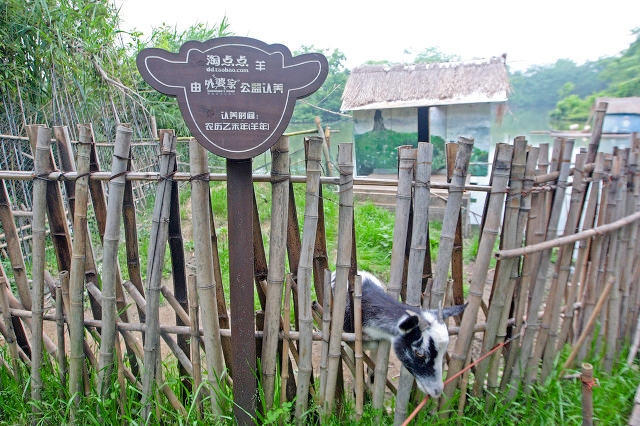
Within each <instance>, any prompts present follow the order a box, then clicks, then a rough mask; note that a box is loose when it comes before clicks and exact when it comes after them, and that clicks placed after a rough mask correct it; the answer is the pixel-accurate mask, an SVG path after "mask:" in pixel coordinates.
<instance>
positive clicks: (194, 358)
mask: <svg viewBox="0 0 640 426" xmlns="http://www.w3.org/2000/svg"><path fill="white" fill-rule="evenodd" d="M187 286H188V297H189V328H190V330H191V342H190V345H189V347H190V349H191V365H192V366H193V400H194V401H195V402H194V405H195V407H196V417H197V418H198V420H200V419H201V418H202V396H201V394H200V391H201V389H200V388H201V385H202V367H201V366H200V332H199V330H200V326H199V325H198V322H199V321H198V294H197V290H196V275H195V274H189V275H188V276H187Z"/></svg>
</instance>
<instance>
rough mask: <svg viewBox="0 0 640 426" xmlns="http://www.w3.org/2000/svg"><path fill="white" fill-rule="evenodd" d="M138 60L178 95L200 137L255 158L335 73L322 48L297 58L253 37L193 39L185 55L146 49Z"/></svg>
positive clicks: (226, 152) (222, 150) (225, 153)
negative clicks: (301, 102)
mask: <svg viewBox="0 0 640 426" xmlns="http://www.w3.org/2000/svg"><path fill="white" fill-rule="evenodd" d="M137 65H138V70H139V71H140V74H142V77H143V78H144V79H145V81H146V82H147V83H149V84H150V85H151V86H152V87H153V88H154V89H156V90H157V91H159V92H161V93H164V94H167V95H170V96H176V97H177V98H178V104H179V106H180V111H181V112H182V116H183V118H184V120H185V122H186V123H187V126H188V127H189V130H190V131H191V134H192V135H193V136H194V137H195V138H196V139H197V140H198V142H199V143H200V144H201V145H203V146H204V147H205V148H206V149H208V150H209V151H211V152H213V153H214V154H217V155H220V156H222V157H225V158H230V159H248V158H253V157H255V156H256V155H258V154H260V153H262V152H264V151H266V150H267V149H269V148H270V147H271V146H272V145H273V144H275V143H276V141H277V140H278V138H279V137H280V136H281V135H282V133H284V130H285V128H286V127H287V125H288V124H289V120H290V119H291V115H292V114H293V108H294V106H295V102H296V99H298V98H302V97H305V96H308V95H310V94H311V93H313V92H315V91H316V90H318V89H319V88H320V86H321V85H322V83H324V80H325V78H326V77H327V73H328V64H327V59H326V58H325V57H324V55H322V54H319V53H308V54H304V55H299V56H295V57H292V56H291V52H290V51H289V49H288V48H287V47H285V46H283V45H281V44H271V45H270V44H266V43H264V42H262V41H259V40H255V39H252V38H247V37H221V38H216V39H212V40H208V41H205V42H199V41H189V42H187V43H185V44H183V45H182V47H181V48H180V51H179V52H178V53H171V52H168V51H166V50H162V49H155V48H153V49H144V50H142V51H141V52H140V53H139V54H138V57H137Z"/></svg>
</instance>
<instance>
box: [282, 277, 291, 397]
mask: <svg viewBox="0 0 640 426" xmlns="http://www.w3.org/2000/svg"><path fill="white" fill-rule="evenodd" d="M292 283H293V277H292V276H291V274H287V276H286V281H285V289H284V306H283V312H282V314H283V316H284V322H283V325H282V331H283V337H282V359H281V361H282V366H281V373H280V379H281V380H282V384H281V385H280V404H284V403H285V402H286V400H287V392H286V389H287V382H288V381H289V329H290V324H291V316H290V315H291V285H292Z"/></svg>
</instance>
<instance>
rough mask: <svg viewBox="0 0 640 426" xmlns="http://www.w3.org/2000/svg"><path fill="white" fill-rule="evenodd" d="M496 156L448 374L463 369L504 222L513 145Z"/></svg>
mask: <svg viewBox="0 0 640 426" xmlns="http://www.w3.org/2000/svg"><path fill="white" fill-rule="evenodd" d="M495 156H496V159H495V162H494V164H495V166H494V169H493V171H492V182H493V183H492V185H491V194H490V199H489V205H488V207H487V214H486V220H485V225H484V229H483V230H482V234H483V235H482V238H481V239H480V246H479V247H478V256H477V258H476V264H475V266H474V268H473V278H472V280H471V286H470V287H469V296H468V304H469V305H468V306H467V308H466V309H465V313H464V315H463V316H462V323H461V324H460V333H459V334H458V339H457V340H456V345H455V349H454V353H453V355H452V356H451V360H450V361H449V370H448V373H447V375H454V374H456V373H458V372H459V371H460V370H462V368H463V367H464V363H465V361H466V359H467V352H468V351H469V348H470V345H471V341H472V339H473V335H474V329H475V324H476V320H477V317H478V310H479V309H480V305H481V303H482V296H483V291H484V284H485V280H486V278H487V272H488V270H489V262H490V260H491V255H492V252H493V247H494V245H495V242H496V238H497V236H498V229H499V227H500V225H501V223H500V222H501V212H502V208H503V206H504V199H505V195H506V192H507V183H508V182H509V174H510V169H511V158H512V157H513V146H511V145H506V144H498V145H497V146H496V153H495ZM443 232H444V231H443ZM438 257H440V256H438ZM436 274H437V271H436ZM432 298H433V296H432ZM456 387H457V380H454V381H451V382H450V383H449V384H448V385H446V386H445V388H444V393H443V394H444V395H445V396H446V397H447V398H451V396H452V395H453V392H454V390H455V388H456ZM447 398H443V399H442V401H441V403H442V404H444V403H445V401H446V399H447Z"/></svg>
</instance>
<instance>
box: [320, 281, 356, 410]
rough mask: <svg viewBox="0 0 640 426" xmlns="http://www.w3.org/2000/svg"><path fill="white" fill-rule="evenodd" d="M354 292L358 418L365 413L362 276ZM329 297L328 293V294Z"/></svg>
mask: <svg viewBox="0 0 640 426" xmlns="http://www.w3.org/2000/svg"><path fill="white" fill-rule="evenodd" d="M354 287H355V289H354V292H353V327H354V331H355V333H356V344H355V351H354V357H355V360H356V362H355V370H356V374H355V376H356V419H360V418H361V417H362V414H363V413H364V364H363V360H362V277H361V276H359V275H358V276H356V279H355V285H354ZM327 297H328V295H327Z"/></svg>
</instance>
